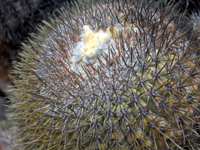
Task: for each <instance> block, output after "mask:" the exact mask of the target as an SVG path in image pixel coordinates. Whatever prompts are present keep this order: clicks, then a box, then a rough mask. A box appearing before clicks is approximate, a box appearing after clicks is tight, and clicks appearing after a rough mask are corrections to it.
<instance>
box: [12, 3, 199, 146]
mask: <svg viewBox="0 0 200 150" xmlns="http://www.w3.org/2000/svg"><path fill="white" fill-rule="evenodd" d="M58 12H59V13H60V15H59V17H53V16H52V19H51V21H50V22H46V21H44V24H45V25H44V26H40V27H39V28H38V30H39V31H38V33H37V34H33V35H32V38H31V39H30V40H29V41H28V42H27V43H26V44H24V45H23V49H24V51H23V52H21V53H20V55H19V56H20V59H21V62H15V63H14V67H15V70H14V71H13V73H14V74H15V75H13V76H12V79H13V82H14V83H15V85H14V86H12V89H11V92H12V93H13V95H14V96H13V97H11V101H12V105H11V106H10V108H11V110H12V113H11V114H9V118H10V119H11V120H12V121H13V122H14V123H15V125H16V129H15V131H16V136H17V139H19V140H18V147H17V148H20V149H25V150H27V149H31V150H33V149H41V150H43V149H44V150H46V149H48V150H52V149H56V150H57V149H69V150H71V149H77V150H78V149H86V150H108V149H109V150H111V149H113V150H116V149H119V150H126V149H127V150H128V149H134V150H140V149H141V150H143V149H144V150H147V149H149V150H154V149H158V150H162V149H163V150H167V149H198V148H200V147H199V144H198V140H199V133H198V128H199V123H198V121H199V117H200V111H199V102H200V99H199V93H200V89H199V82H200V80H199V79H200V77H199V74H200V73H199V68H198V65H197V64H198V63H199V59H198V57H197V56H196V55H195V53H196V51H197V50H198V47H199V45H194V44H193V43H194V41H195V39H196V37H198V35H195V34H194V35H193V36H190V37H187V38H186V35H187V32H185V31H186V30H185V28H186V27H187V28H188V24H186V23H185V24H184V23H183V22H182V17H177V16H176V12H175V11H174V9H173V7H172V6H170V5H169V6H168V7H165V8H163V7H162V5H161V4H160V3H159V2H157V3H155V2H151V1H148V2H147V1H142V2H139V1H136V0H135V1H128V0H127V1H118V0H105V1H79V2H77V3H74V4H73V8H72V9H70V10H67V9H65V8H64V7H63V8H62V9H61V10H59V11H58ZM174 18H176V20H174ZM177 20H178V21H177ZM91 41H92V42H91ZM195 44H198V43H196V42H195ZM94 45H95V46H94ZM92 48H93V49H92ZM82 51H86V52H85V53H82ZM89 51H91V55H88V53H89ZM93 54H94V55H93ZM194 60H195V61H194Z"/></svg>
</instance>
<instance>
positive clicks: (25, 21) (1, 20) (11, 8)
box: [0, 0, 200, 150]
mask: <svg viewBox="0 0 200 150" xmlns="http://www.w3.org/2000/svg"><path fill="white" fill-rule="evenodd" d="M66 1H68V2H70V1H72V0H0V150H9V149H13V147H14V145H15V142H14V139H13V138H12V136H13V135H12V132H11V130H10V127H11V124H9V122H8V120H7V119H6V113H7V106H5V105H9V99H8V98H7V97H8V96H9V95H10V94H11V93H9V92H8V91H7V90H8V85H12V81H11V80H10V79H9V74H10V72H11V70H12V61H14V60H17V61H19V60H18V58H17V54H18V53H19V52H20V51H22V49H21V48H20V46H21V43H22V42H24V41H25V40H26V39H27V37H28V35H29V33H31V32H36V25H37V24H39V23H41V21H42V20H43V19H46V20H48V14H51V13H53V11H54V10H55V9H56V8H60V7H61V5H62V4H63V3H64V2H66ZM174 4H177V7H176V8H177V9H180V12H179V13H183V12H184V11H185V9H186V17H187V18H190V17H191V16H192V15H193V14H194V13H196V14H198V11H199V10H200V2H199V1H198V0H175V2H174ZM199 18H200V17H199ZM198 22H200V21H198Z"/></svg>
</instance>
